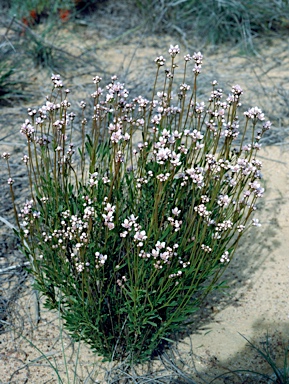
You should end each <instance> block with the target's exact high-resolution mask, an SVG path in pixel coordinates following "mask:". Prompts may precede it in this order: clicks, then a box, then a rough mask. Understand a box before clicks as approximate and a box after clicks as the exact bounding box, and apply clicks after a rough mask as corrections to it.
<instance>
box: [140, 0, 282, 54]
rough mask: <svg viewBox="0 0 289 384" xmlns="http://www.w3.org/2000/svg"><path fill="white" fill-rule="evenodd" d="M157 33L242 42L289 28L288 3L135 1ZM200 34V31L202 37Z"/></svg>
mask: <svg viewBox="0 0 289 384" xmlns="http://www.w3.org/2000/svg"><path fill="white" fill-rule="evenodd" d="M133 3H134V4H135V5H136V6H137V7H138V9H139V10H140V11H141V13H142V15H143V16H144V17H145V18H146V20H147V22H149V23H150V25H151V27H152V28H154V29H155V30H166V31H171V32H172V31H175V32H178V33H179V32H181V34H182V35H185V36H196V35H197V36H198V37H199V38H205V39H206V40H208V41H209V42H211V43H214V44H218V43H223V42H227V41H232V42H240V41H241V42H243V43H245V45H246V46H249V47H250V46H251V45H252V42H253V39H254V38H255V37H256V36H260V35H262V34H264V33H266V32H268V31H280V30H282V28H284V27H286V26H287V27H288V21H289V20H288V19H286V16H284V15H288V11H289V3H288V1H287V0H281V1H271V0H265V1H261V0H254V1H251V0H241V1H239V0H222V1H220V0H205V1H197V0H184V1H162V2H159V1H156V0H146V1H138V0H136V1H133ZM199 32H201V34H200V35H198V34H199Z"/></svg>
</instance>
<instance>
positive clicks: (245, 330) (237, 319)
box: [0, 27, 289, 384]
mask: <svg viewBox="0 0 289 384" xmlns="http://www.w3.org/2000/svg"><path fill="white" fill-rule="evenodd" d="M71 34H72V31H71V29H69V28H67V29H64V30H63V31H62V36H63V37H65V38H66V41H72V42H73V44H70V45H69V49H70V50H71V53H72V54H77V53H81V52H82V51H83V50H88V49H90V48H91V47H95V57H96V58H97V59H98V61H97V62H98V63H101V65H102V68H106V71H107V73H110V74H114V73H117V74H118V73H120V74H121V73H123V74H124V75H123V77H124V79H125V80H127V81H128V82H130V83H131V84H134V86H135V92H136V93H137V92H139V93H140V92H146V91H148V90H149V84H151V83H152V81H150V82H149V81H148V79H152V73H153V72H154V68H153V65H152V64H151V62H152V60H153V59H154V58H155V57H156V56H157V55H159V54H164V53H166V51H167V47H168V46H169V45H170V44H171V43H173V44H176V43H178V41H176V38H175V37H174V38H172V37H169V36H166V37H158V38H156V37H155V38H154V37H150V38H148V39H147V40H145V41H144V40H143V39H141V38H137V37H134V39H132V40H131V41H130V42H129V44H128V42H127V41H126V42H125V43H121V42H120V41H117V42H116V43H109V42H108V41H107V40H106V39H105V38H104V37H103V36H99V35H97V33H96V30H95V29H93V28H91V29H90V28H88V27H80V30H79V31H77V33H76V34H74V35H73V40H71ZM69 38H70V40H68V39H69ZM271 43H272V42H271ZM194 49H195V50H197V49H198V47H196V48H194V47H193V48H192V50H194ZM286 50H287V51H288V43H287V42H286V41H285V40H282V39H281V40H278V41H277V40H276V41H275V42H273V44H271V46H270V47H269V46H268V47H265V48H264V49H263V50H261V51H260V52H259V56H255V57H246V56H243V55H240V52H239V51H238V50H234V49H230V50H229V48H222V49H220V50H218V52H216V50H215V49H214V48H213V47H209V48H205V49H204V52H203V53H204V54H205V58H207V59H206V61H205V64H204V67H203V72H204V76H203V78H204V82H205V81H211V80H213V79H215V78H216V79H218V80H219V83H220V85H221V86H222V87H223V88H224V89H227V90H228V91H229V90H230V85H233V84H235V83H239V84H240V85H241V86H242V87H243V88H244V89H246V91H247V93H246V95H245V96H244V100H245V99H246V102H245V104H248V105H252V106H254V105H256V104H257V105H259V106H261V107H262V109H263V110H265V111H266V107H267V111H268V113H269V116H270V118H271V116H272V117H274V123H275V127H274V128H273V129H272V132H271V133H269V134H268V137H267V140H266V142H264V148H263V149H262V150H261V151H260V158H261V159H262V161H263V176H264V184H265V187H266V194H265V197H264V200H263V204H262V205H261V207H260V210H259V211H257V213H256V216H257V217H258V218H260V220H261V222H262V227H261V228H258V229H254V230H253V231H251V233H250V234H249V235H248V236H247V237H246V239H244V240H243V242H242V245H241V246H240V249H239V250H238V252H237V254H236V258H235V259H234V260H233V262H232V263H231V265H230V266H229V268H228V270H227V272H226V274H225V278H226V280H227V284H228V287H229V288H228V289H227V290H226V291H225V292H222V293H218V294H212V295H210V296H209V297H208V299H207V302H206V303H205V305H204V308H202V310H201V311H200V312H199V314H198V315H197V317H196V319H195V325H194V327H192V329H191V330H188V333H190V338H188V337H187V338H185V339H183V340H182V341H180V343H179V344H178V349H179V352H180V356H181V358H179V360H178V361H179V365H180V368H182V369H184V370H186V371H187V372H189V373H191V374H192V376H193V377H194V378H195V380H196V382H198V383H199V382H202V381H201V379H200V377H198V375H197V373H199V375H200V376H201V377H202V378H203V379H204V380H207V382H209V380H210V379H212V378H213V377H215V376H216V375H217V374H220V373H222V372H224V371H225V370H226V369H228V368H229V369H240V368H242V369H256V370H259V371H260V372H266V373H270V374H271V371H270V369H269V368H268V367H266V365H265V364H263V362H262V360H261V359H260V357H259V356H258V355H257V354H256V352H254V351H252V350H251V349H250V348H248V346H247V341H246V340H245V339H244V338H242V337H241V335H240V334H242V335H244V336H245V337H246V338H248V339H249V340H250V341H252V342H253V343H255V344H256V345H258V346H260V345H261V346H262V345H263V344H260V343H263V342H264V341H265V340H266V334H267V332H268V335H269V341H270V343H271V345H272V348H273V349H272V351H273V355H275V356H276V359H277V362H278V364H281V360H280V359H281V357H280V356H282V346H283V344H282V343H285V344H284V345H287V346H288V343H289V336H288V335H289V300H288V292H289V256H288V249H289V199H288V197H289V196H288V192H289V191H288V188H289V187H288V185H289V183H288V181H289V180H288V169H289V168H288V167H289V139H287V136H288V128H287V127H288V121H287V120H288V112H287V111H286V108H287V104H286V103H287V92H288V84H289V82H288V77H289V70H288V68H289V58H288V54H286ZM182 52H183V53H184V54H185V53H186V52H187V50H186V49H183V51H182ZM100 56H101V58H100ZM95 71H96V68H95V65H92V64H90V65H88V64H86V66H84V67H83V68H81V67H79V68H77V69H75V70H74V71H73V72H70V73H66V74H65V77H66V81H67V83H68V85H69V87H70V88H71V89H72V90H73V89H75V90H76V91H77V95H78V97H79V98H82V97H84V96H85V94H86V93H87V87H88V85H87V84H88V83H90V81H91V77H92V75H91V74H92V73H93V72H94V73H95ZM30 75H31V77H33V79H34V84H33V89H34V90H35V92H36V93H37V94H38V95H39V96H38V98H39V97H43V96H44V95H45V94H46V92H49V89H50V87H49V86H48V77H49V76H48V75H47V73H46V72H43V71H39V69H37V70H33V71H32V72H31V74H30ZM40 94H41V95H42V96H40ZM36 105H39V104H37V103H36ZM28 106H31V105H27V104H22V105H20V106H19V105H18V106H15V107H3V108H1V107H0V108H1V109H0V114H1V119H0V132H1V135H0V136H1V138H2V140H0V151H1V153H2V152H4V151H9V152H13V153H14V154H17V153H18V152H19V149H17V148H18V144H19V143H18V142H17V141H18V139H16V137H17V136H15V135H16V134H17V132H18V131H19V124H20V123H21V122H22V121H23V120H24V119H25V110H26V108H27V107H28ZM11 116H12V117H13V118H12V119H11ZM20 152H21V150H20ZM14 168H15V170H16V171H17V170H18V168H17V162H16V163H15V167H14ZM0 172H1V180H3V179H4V180H5V178H6V175H5V174H4V170H3V169H2V168H1V171H0ZM20 184H21V183H20ZM19 188H21V185H20V186H19ZM1 200H2V203H3V204H2V207H3V209H2V212H1V216H2V217H6V218H7V217H8V218H9V209H8V208H7V204H6V201H9V194H8V191H5V190H2V191H1ZM7 231H9V229H7V228H6V227H3V226H2V227H1V236H2V245H1V246H2V253H1V257H2V258H0V261H1V260H4V261H3V263H1V264H0V269H1V268H2V267H5V268H6V267H7V265H15V263H17V262H18V261H19V260H21V255H20V254H19V253H18V251H17V250H16V244H15V239H13V236H11V234H10V235H7ZM7 276H8V277H9V279H12V278H14V279H15V278H16V279H19V278H23V281H24V283H22V290H21V292H20V294H18V295H17V296H18V299H17V300H15V302H14V303H13V305H12V306H10V308H9V311H8V314H7V317H5V318H4V317H3V319H4V320H2V324H3V325H4V326H5V328H4V329H3V330H5V331H4V332H2V333H1V334H0V383H1V384H8V383H10V384H12V383H15V384H22V383H29V384H34V383H35V384H44V383H57V382H58V381H57V377H56V373H55V372H54V370H53V368H52V367H51V365H54V366H57V370H58V371H59V374H60V376H61V377H62V378H63V382H65V383H67V382H68V378H67V377H66V375H65V361H64V358H63V356H66V363H67V365H68V367H69V371H70V373H69V376H70V377H72V375H73V374H72V372H73V370H74V366H75V362H76V361H78V367H77V373H78V375H79V382H86V383H93V382H96V381H95V379H96V378H97V377H98V379H99V381H100V382H105V381H104V378H103V377H104V376H103V370H104V369H105V367H107V365H105V364H101V363H100V360H101V359H100V358H97V357H95V356H93V355H92V353H91V352H90V351H89V350H88V348H86V347H85V346H80V350H79V351H78V345H75V344H72V342H71V340H70V339H69V337H68V336H67V335H66V334H65V332H64V331H62V330H61V326H60V325H61V323H60V322H59V319H58V316H57V313H49V312H47V311H46V310H45V309H43V308H42V306H41V309H40V317H39V313H38V308H37V300H36V294H35V292H33V291H32V290H31V288H30V281H29V279H25V273H24V274H22V275H21V274H18V275H16V277H15V275H13V277H11V276H12V275H10V274H9V273H6V274H0V280H1V278H2V279H4V278H5V279H6V280H5V282H3V283H2V284H1V291H0V294H1V295H2V296H3V297H5V289H7V285H5V284H7V281H8V280H9V279H8V278H7ZM3 281H4V280H3ZM31 343H33V345H32V344H31ZM286 343H287V344H286ZM191 346H192V350H193V356H192V354H191V352H190V348H191ZM63 351H64V353H63ZM43 354H45V355H46V356H47V358H48V359H49V362H48V361H47V359H45V358H44V357H43ZM77 356H78V357H77ZM81 378H82V381H81ZM84 378H86V381H85V380H84ZM230 380H231V381H230ZM232 380H233V379H232V378H231V379H230V378H228V377H226V376H224V377H223V378H222V379H219V380H216V381H214V383H233V381H232ZM237 380H240V379H237ZM244 380H245V379H244ZM256 380H257V379H256ZM72 382H73V381H72ZM234 382H236V383H238V382H239V383H240V381H234ZM244 382H245V381H244ZM253 382H254V381H253ZM255 382H257V381H255Z"/></svg>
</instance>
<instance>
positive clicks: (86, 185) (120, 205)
mask: <svg viewBox="0 0 289 384" xmlns="http://www.w3.org/2000/svg"><path fill="white" fill-rule="evenodd" d="M169 54H170V60H169V64H168V66H167V64H166V60H165V59H164V57H163V56H159V57H157V58H156V59H155V63H156V67H157V75H156V78H155V82H154V86H153V92H152V96H151V98H150V100H149V99H146V98H145V97H142V96H139V97H136V98H134V99H133V100H131V101H129V99H128V95H129V92H128V91H127V90H126V88H125V87H124V84H122V83H120V82H118V80H117V78H116V76H113V77H112V78H111V82H110V83H109V84H108V85H107V86H106V87H105V88H101V87H100V86H99V83H100V81H101V79H100V78H99V77H98V76H96V77H95V78H94V79H93V81H94V83H95V86H96V89H95V91H94V92H93V93H92V95H91V96H92V98H93V116H92V118H88V117H86V111H87V108H86V103H85V102H84V101H81V102H80V108H81V112H80V116H79V117H78V119H77V115H76V114H75V113H74V112H72V109H71V103H70V101H69V90H67V89H64V87H63V84H62V81H61V79H60V76H59V75H53V76H52V82H53V91H52V93H51V95H50V96H49V97H47V100H46V103H45V104H44V105H43V106H42V107H41V108H39V109H38V110H36V109H29V110H28V115H29V116H28V119H26V120H25V122H24V124H23V125H22V127H21V134H22V135H23V136H24V137H25V138H26V140H27V154H26V155H24V156H23V158H22V160H23V162H24V163H25V165H26V167H27V171H28V175H29V184H30V191H31V199H30V200H29V201H27V202H26V203H25V204H24V206H23V207H22V208H21V209H20V213H19V218H18V217H17V213H16V219H17V221H18V225H19V233H18V235H19V237H20V239H21V242H22V245H23V251H24V252H25V253H26V255H27V257H28V258H29V259H30V261H31V268H30V272H31V274H33V276H34V278H35V286H36V287H37V289H38V290H39V291H40V292H42V294H43V295H44V296H45V297H46V306H47V307H48V308H51V309H58V308H59V310H60V313H61V316H62V317H63V319H64V320H65V326H66V328H67V329H68V330H69V331H70V333H71V335H72V336H73V337H74V338H75V339H76V340H84V341H85V342H86V343H88V344H89V345H90V346H91V348H92V349H93V350H94V351H95V352H97V353H99V354H102V355H103V356H104V357H106V358H108V359H112V358H114V359H121V358H124V357H127V358H129V359H130V361H131V362H140V361H145V360H146V359H148V358H150V356H151V354H152V353H153V352H155V351H156V350H159V348H160V347H161V346H162V344H163V343H164V341H168V340H170V339H169V337H170V335H171V334H172V333H173V332H174V331H178V330H179V329H180V327H181V326H182V325H185V323H186V321H187V320H188V319H189V317H190V315H191V314H192V313H193V312H195V311H196V310H197V309H198V306H199V304H200V303H201V302H202V300H203V299H204V297H205V296H206V295H207V294H208V293H209V292H210V291H211V290H212V289H215V288H216V287H217V286H218V285H217V280H218V278H219V277H220V275H221V274H222V272H223V271H224V270H225V268H226V266H227V265H228V264H229V262H230V260H231V259H232V257H233V255H234V252H235V249H236V247H237V244H238V242H239V240H240V238H241V236H242V235H243V234H244V233H245V232H246V231H247V229H249V228H250V226H251V225H257V226H259V225H260V224H259V222H258V220H257V219H255V218H253V220H251V216H252V214H253V212H254V211H255V209H256V201H257V199H258V198H259V197H261V196H262V194H263V188H262V187H261V185H260V183H259V179H260V169H261V162H260V161H259V160H257V159H256V158H255V155H256V152H257V150H258V149H259V148H260V143H259V142H260V139H261V138H262V135H263V133H264V132H265V131H266V130H267V129H269V127H270V124H271V123H270V122H269V121H267V122H265V120H264V119H265V118H264V114H263V113H262V111H261V110H260V109H259V108H257V107H255V108H251V109H249V110H248V111H246V112H245V113H244V115H245V116H244V119H245V121H244V126H243V128H242V131H241V134H240V135H239V132H240V127H239V126H240V122H239V118H238V109H239V107H240V105H241V104H240V97H241V95H242V93H243V91H242V89H241V87H240V86H239V85H235V86H233V87H232V90H231V93H230V94H229V96H228V97H227V98H224V95H223V91H222V90H221V89H219V88H218V87H217V82H216V81H213V82H212V91H211V94H210V97H209V99H208V102H207V103H205V102H203V101H201V100H199V99H198V96H197V80H198V76H199V74H200V72H201V67H202V61H203V56H202V54H201V53H200V52H198V53H195V54H194V55H193V56H190V55H189V54H188V55H186V56H184V72H183V74H182V76H181V78H180V81H181V85H180V86H179V87H178V88H177V89H176V91H175V88H174V80H175V79H177V72H176V70H177V68H178V66H179V65H180V63H178V60H177V57H178V54H179V47H178V46H171V47H170V49H169ZM190 62H193V63H194V66H193V74H194V75H193V81H192V84H191V85H189V84H188V83H187V71H188V67H189V65H190ZM164 66H167V69H165V71H164V73H163V71H162V70H163V67H164ZM163 74H164V80H163V76H162V75H163ZM160 79H161V80H160ZM175 81H177V80H175ZM259 124H260V127H258V125H259ZM247 132H249V138H248V135H247ZM239 136H240V137H239ZM2 157H3V158H4V159H5V160H6V161H7V164H8V170H9V157H10V154H9V153H4V154H3V155H2ZM13 181H14V180H13V178H12V175H11V172H10V170H9V179H8V184H9V185H10V189H11V192H12V198H13V204H14V210H15V212H16V211H17V207H16V201H15V196H14V194H15V193H14V190H13ZM19 221H20V222H21V224H20V223H19Z"/></svg>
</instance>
